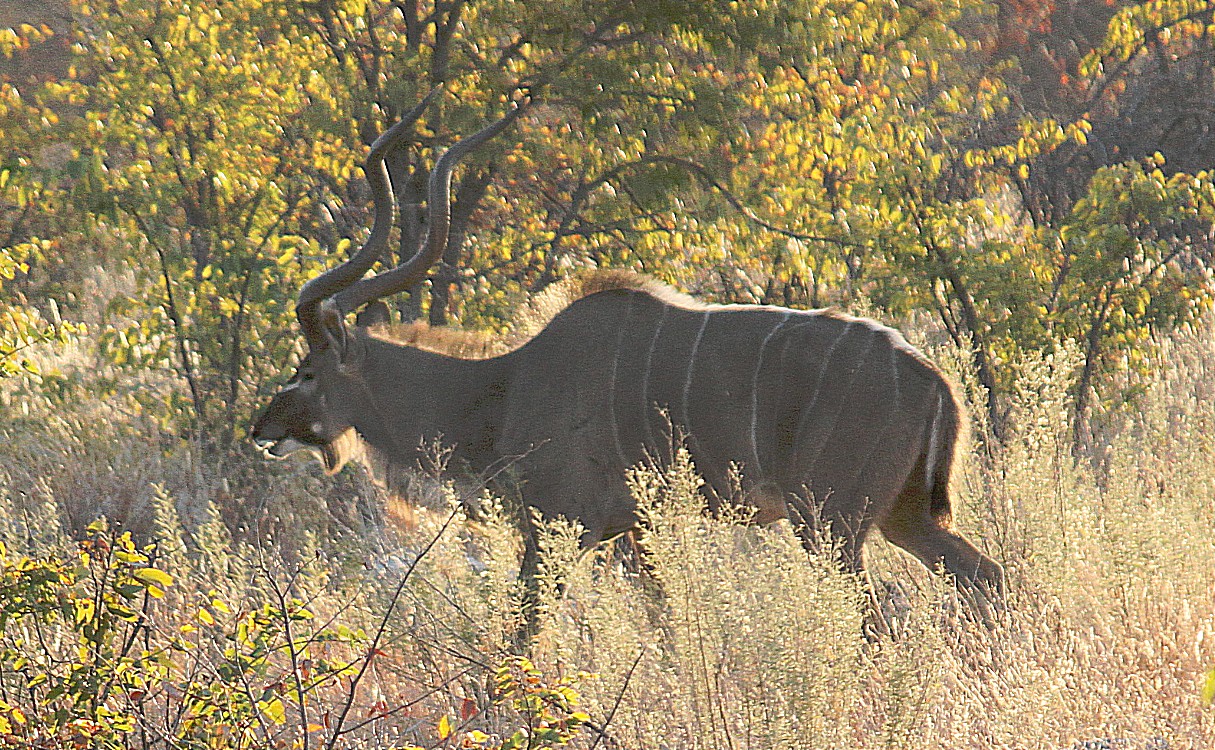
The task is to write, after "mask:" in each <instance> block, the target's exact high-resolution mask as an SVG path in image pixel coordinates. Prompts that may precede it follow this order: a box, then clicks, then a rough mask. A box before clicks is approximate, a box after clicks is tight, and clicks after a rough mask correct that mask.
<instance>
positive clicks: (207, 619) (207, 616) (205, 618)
mask: <svg viewBox="0 0 1215 750" xmlns="http://www.w3.org/2000/svg"><path fill="white" fill-rule="evenodd" d="M198 619H199V620H200V621H201V622H203V623H205V624H207V625H214V624H215V618H214V617H212V616H211V613H210V612H208V611H207V610H206V609H205V608H204V609H200V610H198Z"/></svg>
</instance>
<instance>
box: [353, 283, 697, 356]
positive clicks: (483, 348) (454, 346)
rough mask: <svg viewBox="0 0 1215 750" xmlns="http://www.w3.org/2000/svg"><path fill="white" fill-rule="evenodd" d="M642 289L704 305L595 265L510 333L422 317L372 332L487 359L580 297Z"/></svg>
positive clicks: (549, 293)
mask: <svg viewBox="0 0 1215 750" xmlns="http://www.w3.org/2000/svg"><path fill="white" fill-rule="evenodd" d="M621 289H623V290H627V291H638V292H646V293H647V294H650V295H652V296H654V297H656V298H658V299H660V300H662V301H664V302H667V303H669V304H672V305H676V306H678V307H683V308H687V309H691V310H703V309H705V308H706V307H707V306H706V305H705V304H704V303H702V302H700V301H698V300H696V299H694V298H692V297H689V296H688V295H686V294H683V293H682V292H678V291H676V290H674V289H672V288H671V287H669V286H667V285H666V284H663V283H662V282H660V281H657V280H655V279H652V278H650V277H648V276H642V275H641V274H638V273H633V272H632V271H621V270H615V269H609V270H604V269H597V270H592V271H586V272H583V273H580V274H575V275H573V276H569V277H567V278H565V279H563V280H562V281H559V282H557V283H555V284H552V285H550V286H548V287H547V288H546V289H545V290H544V291H542V292H541V293H539V294H537V295H536V296H535V297H534V298H533V299H532V300H531V302H530V303H528V304H527V305H525V306H524V307H522V308H521V309H520V310H518V311H517V312H516V313H515V314H514V316H512V319H511V323H510V332H509V333H505V334H493V333H489V332H482V331H466V330H463V329H460V328H454V327H446V326H445V327H433V326H430V325H428V324H427V323H424V322H413V323H401V324H397V325H382V326H375V327H373V328H371V329H370V330H371V333H372V335H374V336H376V337H377V338H380V339H384V340H386V341H391V342H393V343H395V344H401V345H404V346H413V347H417V348H418V349H424V350H426V351H429V352H435V353H437V354H445V355H447V356H449V357H458V358H460V359H489V358H491V357H497V356H500V355H503V354H506V353H507V352H510V351H513V350H515V349H518V348H519V347H520V346H522V345H523V344H526V343H527V342H528V341H530V340H531V339H532V338H534V337H535V336H536V335H537V334H539V333H540V332H541V331H543V330H544V327H545V326H547V325H548V324H549V322H551V321H552V319H553V318H555V317H557V315H558V314H560V313H561V311H562V310H564V309H565V308H567V307H569V306H570V305H572V304H573V303H575V302H577V301H578V300H580V299H582V298H584V297H589V296H591V295H593V294H598V293H599V292H607V291H613V290H621Z"/></svg>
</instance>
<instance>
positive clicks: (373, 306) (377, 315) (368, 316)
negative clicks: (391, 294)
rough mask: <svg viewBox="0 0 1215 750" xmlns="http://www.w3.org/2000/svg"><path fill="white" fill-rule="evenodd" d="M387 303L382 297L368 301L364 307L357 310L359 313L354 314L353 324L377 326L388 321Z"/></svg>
mask: <svg viewBox="0 0 1215 750" xmlns="http://www.w3.org/2000/svg"><path fill="white" fill-rule="evenodd" d="M388 319H389V318H388V303H387V302H385V301H384V300H382V299H377V300H375V301H374V302H370V303H368V305H367V306H366V307H364V308H363V309H362V310H360V311H359V314H358V315H356V316H354V322H355V325H359V326H363V327H364V328H366V327H368V326H377V325H380V324H382V323H387V322H388Z"/></svg>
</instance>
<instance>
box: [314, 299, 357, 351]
mask: <svg viewBox="0 0 1215 750" xmlns="http://www.w3.org/2000/svg"><path fill="white" fill-rule="evenodd" d="M320 313H321V315H320V318H321V331H322V332H323V333H324V334H325V343H326V345H327V346H328V347H330V348H332V349H333V351H334V352H335V353H336V354H337V355H338V361H339V362H345V361H346V355H347V353H348V349H349V341H350V335H349V334H348V333H347V332H346V321H345V320H343V319H342V311H341V310H339V309H338V306H337V305H336V304H334V302H333V300H326V301H325V302H323V303H322V304H321V310H320Z"/></svg>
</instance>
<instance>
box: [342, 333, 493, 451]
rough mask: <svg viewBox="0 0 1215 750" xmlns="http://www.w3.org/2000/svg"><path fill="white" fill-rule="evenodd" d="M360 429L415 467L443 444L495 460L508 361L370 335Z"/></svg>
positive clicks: (356, 418) (381, 448)
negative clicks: (426, 450) (425, 449)
mask: <svg viewBox="0 0 1215 750" xmlns="http://www.w3.org/2000/svg"><path fill="white" fill-rule="evenodd" d="M365 341H366V359H365V362H364V365H363V373H362V374H363V378H362V381H363V383H362V386H363V388H362V390H363V393H362V394H360V395H359V398H358V400H359V402H360V403H361V407H362V408H360V409H359V413H356V414H355V415H354V419H353V420H352V421H353V422H354V427H355V429H357V430H358V432H359V434H360V435H361V436H362V437H363V439H364V440H365V441H367V442H368V443H370V444H371V445H372V446H373V447H375V448H376V449H377V450H379V451H380V452H382V453H384V454H385V455H387V456H390V457H391V458H392V459H393V460H394V461H396V462H399V463H405V464H407V465H413V464H414V462H415V461H416V460H417V459H418V457H419V449H420V448H421V447H422V446H430V445H432V444H434V443H435V441H438V442H439V444H440V445H442V446H443V447H444V448H453V449H454V451H455V456H456V457H457V458H460V459H463V460H465V461H468V462H469V463H470V464H472V465H473V466H474V467H476V466H478V465H480V464H484V463H487V462H488V461H490V460H492V456H487V454H488V452H489V451H492V449H493V443H494V439H495V437H496V434H497V433H496V430H497V425H498V424H499V423H500V421H501V417H500V412H501V407H500V402H501V397H502V393H503V390H504V388H503V385H502V384H503V383H504V382H505V378H504V372H505V368H506V367H508V366H509V365H508V364H507V362H506V360H504V359H501V358H499V359H484V360H468V359H458V358H455V357H449V356H446V355H443V354H437V353H434V352H429V351H425V350H422V349H416V348H413V347H408V346H402V345H399V344H394V343H391V342H388V341H383V340H381V339H376V338H373V337H370V336H368V337H366V339H365Z"/></svg>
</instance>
